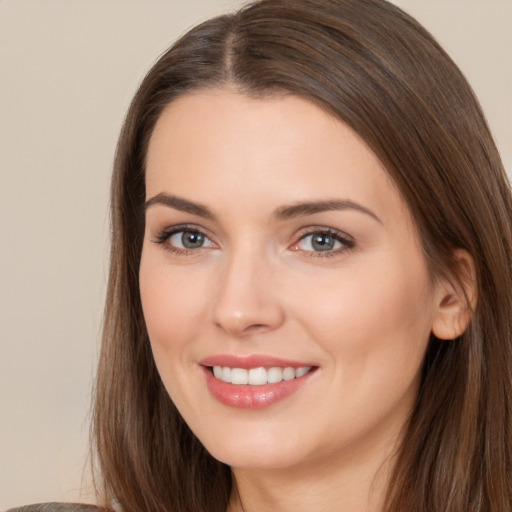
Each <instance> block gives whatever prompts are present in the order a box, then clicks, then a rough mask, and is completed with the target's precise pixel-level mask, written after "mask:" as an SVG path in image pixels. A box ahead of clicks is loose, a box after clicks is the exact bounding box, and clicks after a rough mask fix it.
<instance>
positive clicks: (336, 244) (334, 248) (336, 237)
mask: <svg viewBox="0 0 512 512" xmlns="http://www.w3.org/2000/svg"><path fill="white" fill-rule="evenodd" d="M353 246H354V242H353V241H352V240H350V239H348V238H346V237H343V236H342V235H341V234H339V233H337V232H331V231H315V232H312V233H308V234H307V235H305V236H303V237H302V238H301V239H300V240H299V241H298V242H297V243H296V244H295V246H294V249H295V250H301V251H306V252H316V253H321V252H324V253H337V252H340V251H342V250H343V249H350V248H352V247H353Z"/></svg>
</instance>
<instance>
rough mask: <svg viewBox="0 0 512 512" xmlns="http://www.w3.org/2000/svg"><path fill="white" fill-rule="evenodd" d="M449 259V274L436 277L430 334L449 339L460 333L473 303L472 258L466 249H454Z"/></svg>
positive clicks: (474, 277)
mask: <svg viewBox="0 0 512 512" xmlns="http://www.w3.org/2000/svg"><path fill="white" fill-rule="evenodd" d="M453 262H454V265H453V266H452V269H453V270H452V271H451V272H450V275H449V276H447V277H442V278H440V279H439V281H438V283H437V287H438V290H437V292H438V293H437V294H436V304H435V307H436V312H435V315H434V319H433V323H432V334H433V335H434V336H435V337H436V338H438V339H442V340H453V339H455V338H457V337H459V336H461V335H462V334H464V332H465V331H466V329H467V328H468V325H469V323H470V322H471V316H472V313H473V311H474V310H475V307H476V303H477V295H478V286H477V278H476V270H475V262H474V260H473V258H472V257H471V255H470V254H469V253H468V252H467V251H465V250H463V249H457V250H455V251H454V253H453Z"/></svg>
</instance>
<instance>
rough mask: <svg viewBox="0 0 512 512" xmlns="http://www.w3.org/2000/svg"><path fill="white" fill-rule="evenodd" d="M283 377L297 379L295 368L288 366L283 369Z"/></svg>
mask: <svg viewBox="0 0 512 512" xmlns="http://www.w3.org/2000/svg"><path fill="white" fill-rule="evenodd" d="M283 379H284V380H293V379H295V368H290V367H287V368H285V369H284V370H283Z"/></svg>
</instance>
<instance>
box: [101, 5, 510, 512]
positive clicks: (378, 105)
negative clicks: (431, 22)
mask: <svg viewBox="0 0 512 512" xmlns="http://www.w3.org/2000/svg"><path fill="white" fill-rule="evenodd" d="M223 86H229V87H231V88H233V87H234V88H236V89H237V90H238V91H240V92H241V93H242V94H247V95H250V96H256V97H265V96H266V95H269V94H272V95H273V94H280V93H285V94H293V95H297V96H300V97H303V98H306V99H307V100H309V101H311V102H314V103H315V104H316V105H319V106H321V107H322V108H323V109H325V110H326V111H327V112H329V113H331V114H333V115H335V116H336V117H337V118H338V119H340V120H341V121H343V122H344V123H346V124H347V125H348V126H350V127H351V128H352V129H353V130H354V131H355V132H356V133H357V134H359V136H361V137H362V139H364V140H365V141H366V143H367V144H368V146H369V147H370V148H371V149H372V150H373V151H374V153H375V154H376V155H377V156H378V158H379V159H380V160H381V161H382V163H383V164H384V166H385V167H386V169H387V171H388V172H389V174H390V176H391V177H392V179H393V180H394V182H395V184H396V185H397V187H398V188H399V190H400V191H401V194H402V196H403V198H404V200H405V201H406V203H407V204H408V206H409V208H410V211H411V212H412V215H413V218H414V220H415V223H416V227H417V230H418V233H419V236H420V239H421V242H422V246H423V250H424V254H425V257H426V260H427V262H428V265H429V268H430V270H431V272H432V275H433V276H436V275H450V276H452V277H453V279H455V280H457V279H459V280H460V279H462V277H461V276H460V275H458V274H457V269H456V267H455V263H454V262H453V261H452V259H453V258H452V256H453V254H454V250H455V249H457V248H461V249H464V250H466V251H467V252H468V253H469V254H470V255H471V256H472V257H473V259H474V261H475V267H476V268H475V270H476V279H477V287H478V301H477V305H476V307H475V308H474V311H473V316H472V321H471V324H470V326H469V328H468V330H467V331H466V332H465V333H464V334H463V335H462V336H461V337H460V338H458V339H455V340H451V341H439V340H436V339H434V338H432V339H431V340H430V344H429V348H428V351H427V356H426V360H425V364H424V369H423V378H422V382H421V388H420V393H419V396H418V399H417V403H416V405H415V408H414V410H413V412H412V414H411V417H410V420H409V422H408V424H407V428H406V431H405V433H404V438H403V441H402V443H401V446H400V447H399V451H398V453H397V456H396V460H397V462H396V467H395V469H394V472H393V474H392V475H391V483H390V486H389V491H388V495H387V501H386V507H385V511H387V512H397V511H400V512H406V511H415V512H441V511H443V512H491V511H492V512H510V511H511V510H512V443H511V430H512V402H511V400H512V371H511V370H512V333H511V325H512V277H511V275H512V274H511V269H512V232H511V229H512V228H511V226H512V202H511V194H510V187H509V184H508V180H507V177H506V174H505V172H504V169H503V166H502V163H501V161H500V158H499V155H498V152H497V150H496V147H495V144H494V142H493V139H492V136H491V135H490V132H489V129H488V127H487V124H486V121H485V119H484V115H483V114H482V111H481V108H480V106H479V104H478V102H477V100H476V99H475V96H474V94H473V93H472V91H471V88H470V86H469V85H468V83H467V82H466V80H465V79H464V77H463V76H462V74H461V72H460V71H459V70H458V68H457V67H456V66H455V64H454V63H453V62H452V60H451V59H450V58H449V57H448V56H447V55H446V53H445V52H444V51H443V50H442V49H441V48H440V46H439V45H438V44H437V43H436V41H435V40H434V39H433V38H432V36H431V35H430V34H429V33H428V32H427V31H426V30H425V29H424V28H423V27H421V26H420V25H419V24H418V23H417V22H416V21H415V20H413V19H412V18H411V17H409V16H408V15H406V14H405V13H404V12H402V11H401V10H400V9H398V8H396V7H395V6H393V5H391V4H389V3H387V2H385V1H384V0H261V1H257V2H254V3H252V4H250V5H248V6H246V7H244V8H242V9H241V10H239V11H238V12H236V13H234V14H231V15H226V16H221V17H217V18H214V19H212V20H210V21H207V22H205V23H203V24H201V25H199V26H198V27H196V28H194V29H192V30H191V31H190V32H188V33H187V34H186V35H185V36H183V37H182V38H181V39H180V40H179V41H177V42H176V43H175V44H174V45H173V46H172V47H171V48H170V49H169V50H168V51H167V52H166V53H165V54H164V55H163V56H162V57H161V58H160V60H159V61H158V62H157V63H156V64H155V66H154V67H153V68H152V69H151V70H150V71H149V73H148V74H147V76H146V77H145V79H144V81H143V82H142V84H141V86H140V88H139V90H138V92H137V94H136V96H135V98H134V100H133V102H132V104H131V106H130V109H129V111H128V114H127V117H126V120H125V123H124V126H123V129H122V132H121V136H120V139H119V144H118V148H117V154H116V160H115V168H114V174H113V179H112V211H111V215H112V248H111V266H110V276H109V285H108V296H107V302H106V309H105V319H104V333H103V345H102V350H101V356H100V362H99V368H98V377H97V387H96V395H95V400H96V402H95V411H94V425H93V427H94V428H93V436H94V443H95V449H96V453H97V460H98V463H99V468H100V470H101V482H102V485H101V486H100V487H101V490H102V493H103V496H104V500H105V504H106V505H108V506H111V507H114V508H115V507H118V508H120V509H121V510H123V511H124V512H206V511H208V512H224V511H225V510H226V506H227V502H228V498H229V494H230V491H231V485H232V481H231V473H230V469H229V467H227V466H225V465H224V464H222V463H220V462H218V461H217V460H215V459H214V458H213V457H211V455H210V454H209V453H207V452H206V450H205V449H204V448H203V446H202V445H201V444H200V442H199V441H198V440H197V439H196V438H195V436H194V435H193V434H192V433H191V432H190V430H189V429H188V427H187V425H186V424H185V422H184V421H183V419H182V418H181V416H180V415H179V413H178V412H177V410H176V408H175V407H174V405H173V403H172V401H171V399H170V398H169V396H168V394H167V392H166V391H165V389H164V386H163V385H162V382H161V381H160V378H159V375H158V372H157V370H156V367H155V364H154V361H153V357H152V354H151V349H150V344H149V340H148V335H147V332H146V328H145V325H144V320H143V315H142V308H141V302H140V297H139V284H138V270H139V263H140V256H141V248H142V239H143V233H144V212H143V203H144V199H145V183H144V172H145V160H146V151H147V147H148V140H149V138H150V136H151V133H152V130H153V128H154V126H155V123H156V121H157V119H158V118H159V116H160V115H161V113H162V110H163V109H164V108H165V107H166V105H168V104H169V103H170V102H172V101H173V100H174V99H175V98H177V97H179V96H181V95H183V94H187V93H190V92H193V91H198V90H204V89H211V88H219V87H223Z"/></svg>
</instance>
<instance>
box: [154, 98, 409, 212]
mask: <svg viewBox="0 0 512 512" xmlns="http://www.w3.org/2000/svg"><path fill="white" fill-rule="evenodd" d="M146 188H147V196H148V197H149V196H153V195H156V194H159V193H162V192H172V193H173V194H176V195H183V196H185V197H189V198H190V194H193V199H195V200H198V201H201V202H203V203H206V204H209V203H210V202H211V201H215V200H216V198H221V199H222V200H223V201H229V202H232V203H234V204H237V205H238V206H239V207H241V208H244V209H247V208H249V206H250V203H251V201H253V200H254V199H255V198H259V201H261V199H263V198H264V199H265V203H269V202H270V200H271V199H272V200H273V201H274V202H275V203H276V205H278V203H280V202H281V203H283V202H286V203H289V202H291V201H292V202H293V201H301V200H307V199H311V198H315V199H326V198H342V199H346V200H354V201H360V202H366V203H367V204H369V205H371V206H372V207H373V208H375V209H377V210H380V211H381V212H382V213H385V212H389V214H391V215H393V214H397V213H398V210H402V209H403V207H404V204H403V201H402V200H401V197H400V194H399V192H398V190H397V189H396V187H395V186H394V184H393V183H392V181H391V179H390V177H389V175H388V173H387V171H386V170H385V168H384V167H383V165H382V164H381V163H380V161H379V160H378V158H377V157H376V156H375V154H374V153H373V152H372V151H371V150H370V149H369V148H368V146H367V145H366V143H365V142H364V141H363V140H362V139H360V138H359V137H358V136H357V135H356V134H355V133H354V132H353V131H352V130H351V129H350V128H349V127H348V126H347V125H346V124H344V123H342V122H341V121H339V120H338V119H336V118H335V117H333V116H331V115H329V114H328V113H326V112H325V111H324V110H322V109H321V108H319V107H318V106H316V105H314V104H313V103H312V102H309V101H307V100H305V99H303V98H299V97H296V96H272V97H266V98H258V99H255V98H251V97H248V96H245V95H243V94H240V93H237V92H233V91H230V90H211V91H204V92H200V93H194V94H187V95H184V96H182V97H180V98H178V99H177V100H175V101H173V102H172V103H171V104H170V105H168V106H167V107H166V109H165V110H164V111H163V113H162V115H161V117H160V118H159V120H158V122H157V124H156V126H155V129H154V131H153V134H152V136H151V139H150V144H149V148H148V154H147V165H146ZM249 192H250V193H249ZM261 204H262V203H261Z"/></svg>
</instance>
